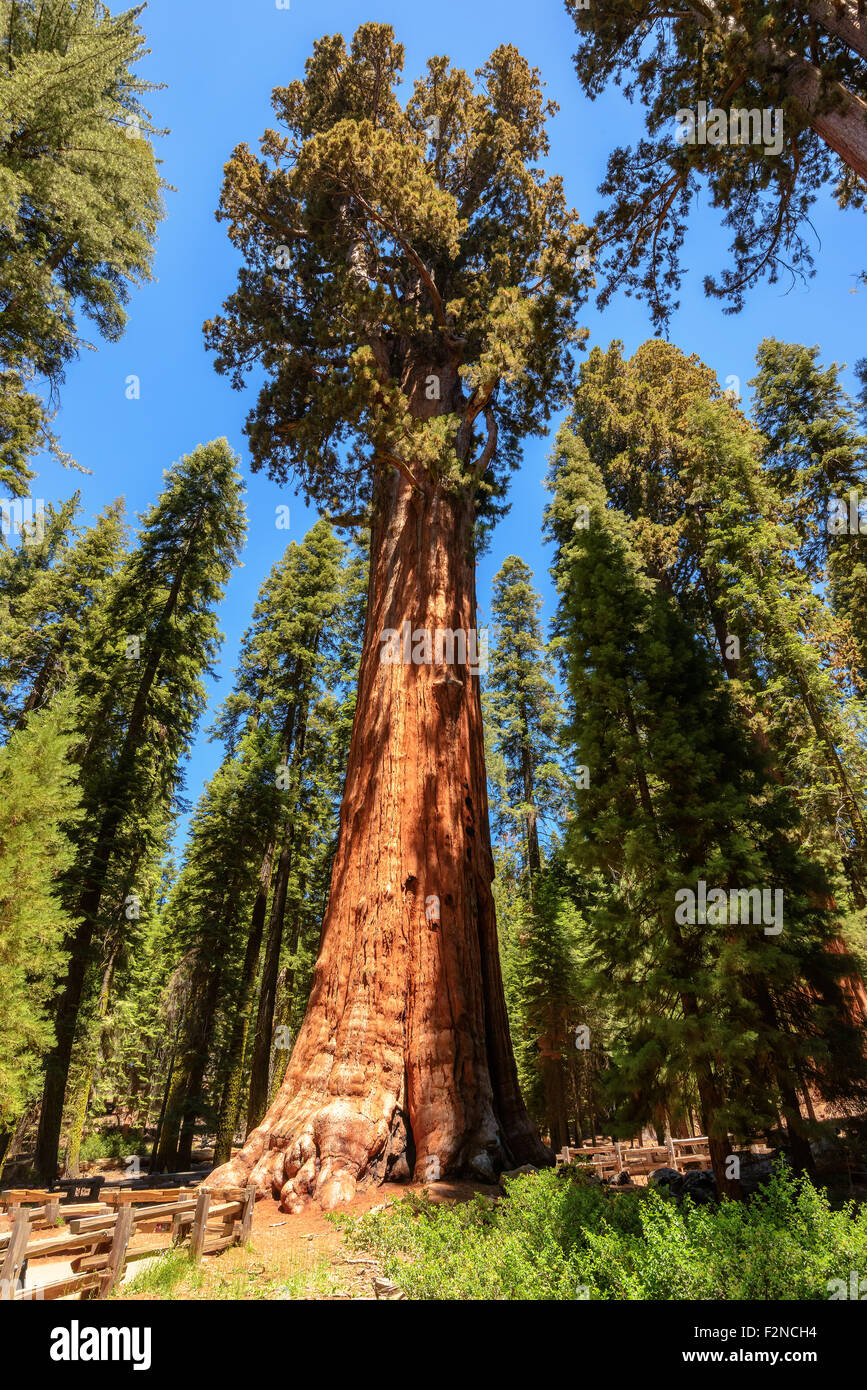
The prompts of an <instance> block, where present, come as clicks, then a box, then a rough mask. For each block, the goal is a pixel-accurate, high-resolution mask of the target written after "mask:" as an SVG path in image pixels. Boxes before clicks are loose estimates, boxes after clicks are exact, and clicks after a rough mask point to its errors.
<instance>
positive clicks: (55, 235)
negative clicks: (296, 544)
mask: <svg viewBox="0 0 867 1390" xmlns="http://www.w3.org/2000/svg"><path fill="white" fill-rule="evenodd" d="M140 13H141V8H138V9H130V10H126V11H124V12H123V13H121V14H118V15H112V14H111V13H110V12H109V10H108V8H107V6H105V5H104V4H102V3H101V2H100V0H96V3H91V4H80V3H76V0H23V3H22V0H2V3H0V42H2V47H3V54H4V58H3V65H2V68H0V111H2V112H3V141H2V144H0V482H2V484H3V486H5V487H9V488H10V489H11V490H12V492H13V493H17V494H19V495H21V494H23V493H24V492H26V488H27V484H28V482H29V480H30V479H31V478H32V476H33V473H32V470H31V469H30V468H29V466H28V459H29V458H30V457H31V456H32V455H33V454H34V453H35V452H36V451H37V450H38V448H40V447H43V446H44V445H46V444H47V445H49V446H50V447H52V448H53V449H54V450H55V452H56V453H58V455H59V456H60V457H61V458H63V455H62V454H61V453H60V450H59V446H58V444H57V441H56V439H55V438H54V436H53V434H52V432H51V429H50V425H49V420H50V416H49V414H48V408H47V405H46V403H45V402H44V401H43V400H42V399H41V398H40V397H39V396H38V395H37V394H36V393H35V391H33V390H32V389H30V387H31V384H32V383H33V381H34V379H36V378H39V379H41V380H47V381H48V382H49V383H50V384H51V385H52V386H53V387H56V386H57V385H58V384H59V382H60V381H61V380H62V378H63V373H64V369H65V367H66V366H67V364H68V363H69V362H70V361H71V360H72V359H73V358H75V357H76V355H77V354H78V351H79V349H80V347H81V345H82V341H83V338H82V334H81V331H80V329H79V327H78V323H77V318H76V316H77V315H79V314H82V313H83V314H84V315H86V317H87V318H88V319H90V320H91V322H92V323H93V324H94V325H95V327H96V330H97V332H98V333H99V334H100V335H101V336H102V337H103V338H105V339H106V340H107V341H109V342H114V341H116V340H117V339H118V338H120V336H121V335H122V333H123V330H124V326H125V323H126V312H125V309H124V305H125V303H126V301H127V299H128V297H129V288H130V286H131V285H137V284H141V283H142V282H143V281H145V280H148V279H150V278H151V261H152V257H153V247H154V240H155V236H156V228H157V224H158V222H159V219H160V217H161V216H162V211H163V209H162V199H161V179H160V177H159V174H158V172H157V167H156V160H155V157H154V152H153V148H152V146H151V144H150V141H149V139H148V136H149V135H152V134H155V133H156V132H155V131H154V128H153V127H152V126H151V124H150V121H149V118H148V114H147V112H146V110H145V108H144V106H143V105H142V98H143V97H144V96H145V94H146V93H147V92H148V91H149V90H153V85H152V84H151V83H147V82H145V81H143V79H142V78H140V77H138V76H137V75H136V72H135V68H136V66H137V64H138V63H139V62H140V61H141V59H142V58H143V57H144V56H145V55H146V53H147V49H146V48H145V46H144V45H145V41H144V36H143V34H142V31H141V29H140V28H139V25H138V23H137V20H138V17H139V15H140Z"/></svg>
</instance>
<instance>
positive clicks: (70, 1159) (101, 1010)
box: [64, 939, 120, 1178]
mask: <svg viewBox="0 0 867 1390" xmlns="http://www.w3.org/2000/svg"><path fill="white" fill-rule="evenodd" d="M119 950H120V940H119V939H118V940H116V941H115V942H114V945H113V946H112V948H111V954H110V955H109V958H108V960H107V962H106V965H105V969H104V971H103V973H102V984H101V985H100V990H99V998H98V999H97V1003H96V1016H95V1018H94V1019H93V1021H92V1023H91V1026H90V1028H89V1029H88V1036H87V1037H86V1038H85V1040H84V1048H83V1051H84V1057H83V1062H82V1073H81V1079H80V1081H79V1083H78V1086H77V1087H76V1088H75V1091H74V1092H73V1096H72V1104H71V1107H70V1108H71V1111H72V1118H71V1120H70V1124H69V1129H68V1131H67V1134H66V1155H65V1159H64V1171H65V1173H66V1176H67V1177H69V1178H77V1177H78V1164H79V1156H80V1154H81V1138H82V1135H83V1133H84V1122H85V1120H86V1119H87V1107H88V1105H89V1104H90V1092H91V1090H92V1088H93V1072H94V1068H95V1066H96V1059H97V1056H98V1055H99V1041H100V1032H101V1028H102V1023H103V1021H104V1019H105V1016H106V1014H107V1013H108V1000H109V996H110V993H111V980H112V976H113V974H114V965H115V961H116V960H117V954H118V951H119Z"/></svg>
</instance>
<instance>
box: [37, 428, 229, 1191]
mask: <svg viewBox="0 0 867 1390" xmlns="http://www.w3.org/2000/svg"><path fill="white" fill-rule="evenodd" d="M244 529H245V521H244V510H243V503H242V500H241V480H240V477H239V475H238V473H237V469H236V460H235V456H234V455H233V454H232V452H231V450H230V449H229V446H228V444H227V443H226V441H225V440H217V441H215V442H214V443H211V444H207V445H201V446H200V447H199V448H198V449H196V450H195V451H194V452H193V453H192V454H190V455H188V456H186V457H184V458H182V459H181V460H180V461H179V462H178V463H176V464H174V465H173V466H172V468H171V469H170V470H169V471H168V473H167V474H166V479H165V486H164V489H163V492H162V494H161V496H160V498H159V501H158V502H157V503H156V504H155V505H154V506H153V507H152V508H151V509H150V511H149V512H148V513H147V515H146V516H145V518H144V520H143V524H142V528H141V532H140V534H139V538H138V544H137V545H136V547H135V548H134V549H133V551H132V552H131V554H130V555H129V557H128V558H127V560H126V561H125V563H124V565H123V567H122V570H121V572H120V574H119V575H118V576H117V579H116V582H115V583H114V584H113V585H112V590H111V593H110V595H109V596H108V598H107V601H106V603H105V604H104V605H103V607H102V608H101V610H100V612H99V615H98V622H95V624H94V631H93V633H92V640H91V643H90V645H89V659H88V662H87V665H86V667H85V669H83V670H82V672H81V674H80V676H79V678H78V681H77V684H76V689H77V693H78V699H79V710H80V717H81V724H82V728H83V729H84V730H86V738H85V740H84V742H83V744H82V745H80V746H79V749H78V750H77V751H76V760H77V761H78V763H79V766H80V768H81V786H82V792H83V800H82V804H83V808H84V812H85V814H84V816H83V818H82V822H81V833H80V834H79V835H78V836H77V840H76V861H75V864H74V865H73V867H72V868H71V870H70V871H69V874H68V875H67V880H66V883H65V885H64V894H65V901H66V902H67V903H68V904H69V910H70V914H71V916H72V918H73V920H74V921H75V922H76V926H75V929H74V930H73V932H72V933H71V934H70V937H69V940H68V942H67V950H68V963H67V968H66V971H65V973H64V976H63V979H62V982H61V987H60V990H59V992H58V998H57V1001H56V1013H55V1026H56V1032H57V1041H56V1043H55V1046H54V1048H53V1049H52V1051H51V1053H50V1055H49V1057H48V1059H47V1064H46V1078H45V1088H44V1092H43V1103H42V1113H41V1116H40V1128H39V1137H38V1143H37V1166H38V1169H39V1172H40V1173H41V1174H42V1175H43V1176H44V1177H50V1176H54V1173H55V1172H56V1167H57V1153H58V1144H59V1138H60V1129H61V1124H62V1114H63V1100H64V1093H65V1090H66V1083H67V1078H68V1073H69V1065H70V1060H71V1056H72V1048H73V1043H74V1038H75V1029H76V1023H77V1020H78V1012H79V1006H80V1003H81V998H82V991H83V988H84V984H85V979H86V976H87V970H88V965H89V963H90V957H91V945H92V942H93V940H94V936H95V935H98V933H99V932H100V931H101V929H102V928H103V927H104V924H105V923H104V909H105V908H106V907H110V904H107V903H106V904H104V902H103V899H104V894H105V890H106V886H107V883H108V878H109V874H110V873H111V872H112V870H113V860H114V861H117V858H118V852H119V851H122V850H123V849H124V845H126V851H125V852H126V853H127V854H128V850H129V840H128V834H127V832H128V830H129V828H130V824H131V820H132V822H135V821H137V822H138V826H137V828H135V827H134V833H135V834H136V836H140V835H141V833H142V831H143V829H144V827H145V826H146V825H147V824H148V823H149V811H150V809H151V808H152V807H153V806H154V805H157V804H161V805H164V806H165V805H166V804H167V803H168V802H169V801H170V799H171V797H172V795H173V794H174V791H175V789H176V787H177V783H178V777H179V772H178V764H179V759H180V757H181V756H182V754H183V753H184V752H185V751H186V748H187V747H188V744H189V740H190V737H191V735H192V732H193V729H194V727H195V723H196V720H197V718H198V716H199V714H200V712H201V709H202V707H203V704H204V689H203V686H202V678H203V676H204V675H205V674H206V673H208V672H209V671H210V669H211V662H212V661H213V658H214V656H215V654H216V651H217V643H218V638H219V630H218V627H217V622H216V618H215V616H214V612H213V609H214V606H215V604H217V603H218V602H219V600H220V599H221V598H222V596H223V592H224V589H225V584H226V581H227V579H228V576H229V574H230V572H231V569H232V566H233V564H234V563H235V562H236V560H237V558H238V554H239V550H240V546H241V544H242V540H243V536H244Z"/></svg>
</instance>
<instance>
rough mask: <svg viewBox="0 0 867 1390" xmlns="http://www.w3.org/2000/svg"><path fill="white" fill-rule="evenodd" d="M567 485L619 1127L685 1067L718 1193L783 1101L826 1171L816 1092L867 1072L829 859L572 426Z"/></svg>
mask: <svg viewBox="0 0 867 1390" xmlns="http://www.w3.org/2000/svg"><path fill="white" fill-rule="evenodd" d="M657 424H658V422H657ZM623 483H624V480H623V479H622V478H621V479H620V484H621V486H622V485H623ZM552 485H553V490H554V501H553V502H552V505H551V508H550V512H549V525H550V527H551V530H552V533H553V535H554V537H555V539H556V541H557V543H558V554H557V563H556V577H557V584H558V589H559V591H560V594H561V604H560V611H559V618H558V632H559V635H560V636H561V638H562V641H563V647H564V651H565V653H566V659H567V670H568V680H569V688H570V694H571V697H572V709H573V736H574V738H575V742H576V746H577V751H578V756H579V758H580V760H581V761H582V762H583V763H585V764H587V765H588V767H589V768H590V778H589V787H588V790H587V792H585V794H584V795H583V796H582V797H581V798H580V799H579V801H578V804H577V805H578V809H577V814H576V816H575V818H574V820H573V821H572V822H571V824H570V827H569V839H568V844H569V850H570V853H571V854H572V856H573V857H574V859H575V861H576V863H577V864H578V865H580V866H581V867H582V868H584V869H589V870H591V871H596V872H598V873H600V874H601V875H602V878H601V882H602V883H603V884H604V885H605V892H604V893H603V894H601V895H600V897H599V898H598V900H597V902H596V904H595V906H594V910H593V911H592V912H591V913H588V917H587V921H588V927H589V930H590V932H591V936H592V938H593V944H594V952H595V957H596V962H597V965H598V967H599V971H600V979H605V980H607V981H608V987H609V989H610V990H611V991H612V992H613V995H614V997H615V999H616V1001H617V1005H618V1008H619V1009H620V1010H621V1011H622V1013H623V1015H624V1016H625V1021H626V1024H627V1030H626V1036H625V1041H624V1045H623V1052H624V1055H623V1056H622V1057H621V1059H620V1064H619V1066H618V1068H617V1071H616V1088H619V1093H620V1094H619V1099H620V1106H621V1115H623V1116H624V1117H625V1118H627V1119H628V1120H630V1121H631V1123H632V1126H633V1128H634V1125H635V1123H636V1122H640V1121H647V1120H649V1119H651V1118H652V1107H653V1101H654V1099H655V1097H657V1096H659V1095H661V1094H663V1095H664V1094H667V1093H669V1091H670V1088H671V1087H672V1085H673V1084H674V1083H676V1082H677V1078H678V1076H679V1075H682V1073H683V1071H684V1070H685V1069H688V1070H689V1071H690V1072H691V1073H692V1074H693V1075H694V1076H695V1080H696V1085H697V1089H698V1093H699V1097H700V1102H701V1109H702V1115H703V1123H704V1124H705V1125H706V1126H707V1131H706V1132H707V1133H708V1136H709V1139H710V1147H711V1159H712V1164H713V1169H714V1174H715V1176H716V1179H717V1183H718V1186H719V1188H720V1190H721V1191H723V1190H726V1189H728V1190H732V1189H733V1187H734V1186H736V1184H734V1180H733V1174H732V1169H731V1168H730V1166H729V1164H728V1140H727V1136H728V1134H729V1133H730V1132H732V1133H733V1134H734V1135H735V1137H736V1138H737V1139H740V1140H742V1139H743V1138H745V1137H748V1136H749V1135H750V1134H753V1133H755V1132H756V1131H757V1130H758V1131H764V1132H767V1131H769V1130H771V1129H772V1128H774V1127H775V1116H776V1113H777V1108H779V1112H780V1113H781V1114H782V1116H783V1118H784V1120H785V1122H786V1127H787V1130H788V1139H789V1143H790V1145H791V1148H792V1152H793V1155H794V1158H795V1160H796V1162H797V1163H798V1164H799V1165H801V1166H804V1167H809V1165H810V1162H811V1159H810V1153H809V1148H808V1143H807V1139H808V1135H809V1132H810V1126H809V1123H808V1122H807V1121H805V1120H804V1119H803V1117H802V1115H801V1107H800V1096H799V1092H802V1091H803V1090H804V1089H806V1088H807V1087H808V1086H809V1087H814V1088H815V1089H816V1090H817V1091H818V1092H819V1093H820V1094H824V1095H826V1096H828V1097H829V1098H831V1097H833V1098H834V1100H835V1101H839V1099H840V1097H841V1096H842V1095H843V1094H845V1093H846V1091H847V1089H850V1090H851V1092H852V1094H853V1095H859V1094H861V1092H862V1091H863V1087H864V1080H865V1076H864V1057H863V1046H862V1035H861V1032H860V1029H858V1028H857V1027H856V1026H854V1025H853V1024H852V1023H851V1022H850V1020H849V1016H848V1013H847V1011H846V1010H845V1009H844V1008H843V991H844V988H845V977H846V974H847V972H848V971H851V970H852V968H853V966H852V962H851V961H850V960H848V959H844V957H843V956H842V955H841V954H839V953H837V952H835V951H833V950H832V949H831V946H832V945H833V942H834V937H835V933H836V932H838V931H839V923H838V922H837V920H836V916H835V914H834V913H833V912H832V911H831V910H830V909H829V908H828V907H827V906H826V903H827V892H826V884H825V880H824V876H823V872H822V869H821V866H819V865H817V864H815V863H814V862H811V860H810V859H809V857H808V856H807V855H806V854H805V853H804V851H803V849H802V847H801V844H800V831H801V826H800V823H799V815H798V811H797V807H796V806H795V805H794V803H793V802H792V800H791V798H790V797H789V796H788V794H787V792H786V790H785V789H784V787H783V786H782V785H781V783H780V781H779V780H778V779H777V778H776V777H775V776H774V773H773V769H771V768H770V767H769V765H768V762H767V759H766V758H765V757H764V756H763V755H762V753H761V751H760V750H759V748H758V746H757V744H756V741H755V739H754V738H753V737H752V735H751V733H750V731H749V729H748V727H745V726H744V725H743V723H742V717H741V714H740V711H739V708H738V704H737V700H736V698H733V697H732V693H731V691H732V686H731V684H730V683H727V682H726V681H725V677H724V673H723V672H722V670H721V668H720V666H719V663H718V662H715V660H714V658H713V655H712V653H711V652H710V651H709V650H708V647H707V645H706V644H705V643H704V641H703V640H702V637H701V634H700V633H698V632H696V631H694V630H691V628H690V626H689V624H688V623H687V622H686V621H685V619H684V617H683V615H682V613H681V612H680V611H679V609H678V607H677V605H676V603H675V601H674V599H673V596H672V594H671V592H670V588H669V587H668V586H666V585H665V584H664V583H663V582H661V581H660V579H659V578H658V577H657V576H655V575H654V574H652V573H651V572H650V570H651V566H650V565H648V564H647V563H646V562H645V559H644V554H643V552H644V549H645V547H646V546H648V540H647V531H648V524H647V521H646V520H645V519H644V518H643V517H639V518H638V520H637V521H636V522H630V521H629V520H628V519H627V517H626V515H625V514H624V513H623V512H621V511H620V510H619V509H617V508H616V507H615V506H613V505H612V498H611V496H609V495H608V493H607V491H606V487H605V483H604V480H603V476H602V471H601V469H600V468H599V467H598V466H597V465H596V464H595V463H594V461H593V460H592V459H591V457H590V455H589V452H588V448H587V445H586V443H585V442H584V440H583V439H582V438H581V437H580V435H578V436H576V435H575V434H573V432H572V430H571V429H570V428H568V427H564V429H563V430H562V431H561V433H560V435H559V436H558V441H557V447H556V450H555V456H554V460H553V465H552ZM649 553H650V554H651V556H655V555H657V554H658V548H657V547H655V546H653V545H650V546H649ZM663 578H664V576H663ZM702 883H704V884H705V886H706V887H711V886H712V887H717V886H719V888H720V890H721V891H722V893H723V894H724V895H725V897H726V903H727V904H728V903H730V902H731V896H730V895H731V893H732V892H734V893H737V894H738V895H739V896H738V899H737V904H738V905H737V908H736V909H735V908H729V907H728V906H724V907H720V906H719V899H715V900H714V904H713V906H712V907H711V908H710V909H709V910H708V911H707V913H706V915H705V914H704V913H703V912H702V911H701V910H700V909H696V911H695V912H694V915H693V917H692V918H691V919H690V918H689V916H688V915H684V914H683V912H682V911H681V910H680V909H681V908H682V907H683V904H684V902H685V901H686V900H687V899H686V898H685V897H684V896H683V895H684V894H686V895H687V897H688V894H689V893H692V894H694V895H696V901H697V900H698V896H699V894H700V891H701V884H702ZM771 886H773V889H774V891H775V892H776V891H777V890H779V892H780V893H781V894H782V895H783V902H784V914H783V920H782V921H781V922H780V924H779V926H780V930H779V931H778V930H777V929H776V926H774V927H772V928H771V930H770V931H769V932H768V931H765V930H764V929H763V927H762V926H761V925H760V924H757V923H756V922H755V921H746V920H745V914H742V913H741V910H740V909H741V904H742V902H743V903H744V904H745V901H746V900H744V899H742V898H741V896H740V894H741V893H742V891H743V890H751V889H756V888H757V887H761V888H762V889H763V890H766V889H768V890H769V889H770V888H771ZM752 901H753V900H750V902H752ZM763 901H764V900H763ZM778 901H779V900H777V899H775V900H774V902H775V904H776V903H777V902H778ZM678 905H679V906H678ZM703 918H704V920H702V919H703ZM762 921H764V917H763V918H762ZM766 925H767V924H766Z"/></svg>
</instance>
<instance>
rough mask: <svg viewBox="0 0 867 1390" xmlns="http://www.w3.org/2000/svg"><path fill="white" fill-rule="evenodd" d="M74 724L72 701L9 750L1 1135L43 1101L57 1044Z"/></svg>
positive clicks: (0, 808) (3, 765)
mask: <svg viewBox="0 0 867 1390" xmlns="http://www.w3.org/2000/svg"><path fill="white" fill-rule="evenodd" d="M74 721H75V710H74V705H73V704H72V702H71V700H70V699H69V697H68V696H67V697H64V698H62V699H59V700H57V701H56V702H55V704H54V706H53V707H52V708H51V709H49V710H45V711H43V712H41V713H39V714H37V715H34V716H33V717H32V718H31V719H30V721H29V722H28V724H27V727H26V728H24V729H22V730H20V731H19V732H18V733H15V734H13V736H12V738H11V739H10V741H9V742H8V743H7V744H6V746H5V748H0V785H2V788H3V795H2V798H0V977H2V980H3V1009H2V1012H0V1131H3V1130H4V1129H8V1128H10V1127H12V1125H14V1122H15V1121H16V1120H17V1118H18V1116H19V1114H20V1113H21V1111H22V1110H23V1109H24V1107H25V1105H26V1104H27V1103H28V1102H29V1101H30V1100H32V1099H33V1096H34V1092H35V1089H36V1086H37V1085H38V1080H39V1063H40V1058H41V1056H42V1054H43V1053H44V1052H45V1051H46V1049H47V1048H48V1047H49V1046H50V1044H51V1042H52V1040H53V1033H52V1027H51V1016H50V1011H49V1008H48V1005H49V1001H50V997H51V992H52V989H53V987H54V981H55V978H56V976H57V973H58V971H59V969H60V967H61V964H62V959H63V957H62V954H61V946H62V942H63V938H64V935H65V932H66V930H67V927H68V925H69V920H68V918H67V916H66V913H65V912H64V911H63V908H62V907H61V904H60V900H59V896H58V880H59V877H60V875H61V874H62V873H63V872H64V870H65V869H67V868H68V866H69V864H70V861H71V859H72V855H73V850H72V846H71V844H70V842H69V838H68V835H67V833H66V832H67V830H68V829H69V827H70V826H71V825H73V824H74V822H75V820H76V816H77V809H78V801H79V794H78V789H77V787H76V784H75V769H74V767H73V766H72V765H71V763H70V761H69V754H70V747H71V745H72V742H73V740H74V732H73V729H74Z"/></svg>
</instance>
